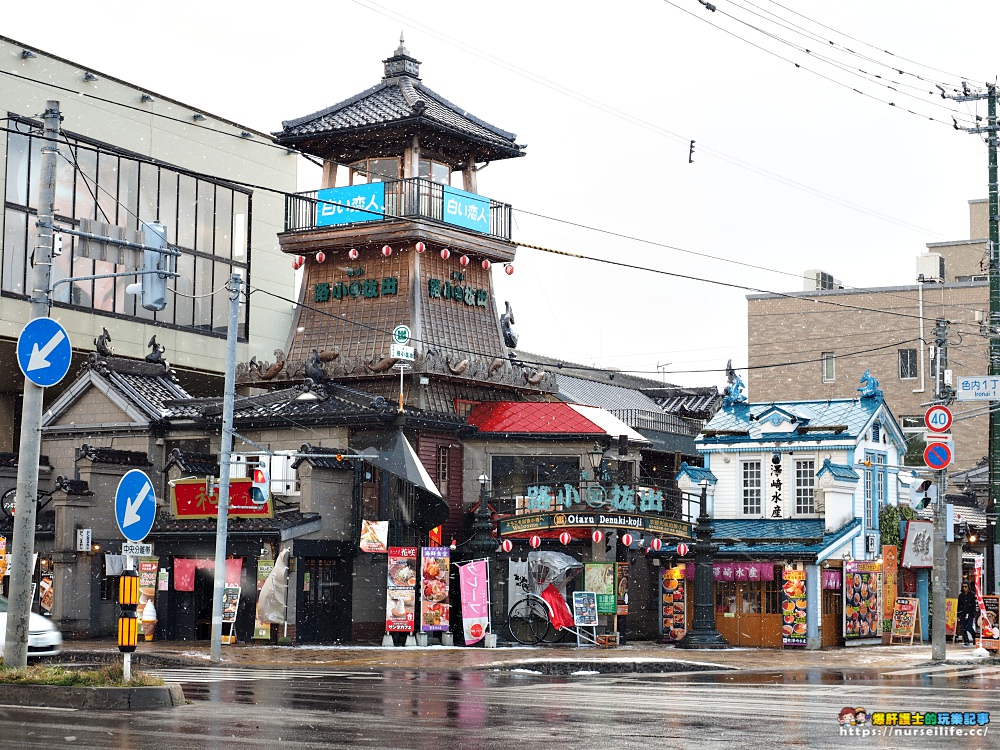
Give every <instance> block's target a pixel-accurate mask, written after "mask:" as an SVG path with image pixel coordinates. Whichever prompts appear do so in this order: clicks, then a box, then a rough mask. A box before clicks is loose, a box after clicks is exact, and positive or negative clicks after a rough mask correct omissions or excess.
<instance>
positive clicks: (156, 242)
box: [140, 221, 170, 312]
mask: <svg viewBox="0 0 1000 750" xmlns="http://www.w3.org/2000/svg"><path fill="white" fill-rule="evenodd" d="M142 236H143V243H144V244H145V245H147V246H152V247H154V248H163V249H164V250H166V249H167V227H166V225H165V224H161V223H160V222H158V221H154V222H152V223H150V224H145V225H144V226H143V230H142ZM169 259H170V256H169V255H167V254H166V253H162V252H160V251H159V250H149V249H147V250H143V251H142V270H143V274H142V283H141V287H142V291H141V296H140V300H141V302H142V306H143V307H144V308H146V309H147V310H153V311H154V312H158V311H160V310H162V309H163V308H165V307H166V306H167V273H168V272H169V268H168V267H167V263H168V261H169Z"/></svg>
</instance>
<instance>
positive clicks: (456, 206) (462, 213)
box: [442, 185, 490, 234]
mask: <svg viewBox="0 0 1000 750" xmlns="http://www.w3.org/2000/svg"><path fill="white" fill-rule="evenodd" d="M443 214H444V215H443V216H442V218H443V219H444V221H445V222H447V223H448V224H454V225H455V226H459V227H464V228H465V229H473V230H475V231H477V232H483V233H484V234H489V232H490V199H489V198H485V197H483V196H482V195H477V194H476V193H469V192H466V191H465V190H459V189H458V188H453V187H451V186H450V185H445V186H444V212H443Z"/></svg>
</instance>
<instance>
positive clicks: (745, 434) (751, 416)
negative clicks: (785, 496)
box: [699, 398, 891, 442]
mask: <svg viewBox="0 0 1000 750" xmlns="http://www.w3.org/2000/svg"><path fill="white" fill-rule="evenodd" d="M882 408H883V401H882V399H880V398H863V399H829V400H825V401H784V402H777V403H766V404H736V405H734V406H728V407H724V408H723V409H721V410H720V411H719V412H718V413H716V415H715V416H714V417H712V419H711V420H710V421H709V422H708V424H706V425H705V427H704V429H703V434H704V440H705V441H709V442H727V441H728V442H734V441H735V442H746V441H762V442H772V441H773V440H774V439H775V435H774V433H770V432H765V431H763V430H762V424H764V423H765V422H767V420H768V417H769V416H771V415H774V416H775V418H776V419H779V420H780V419H787V417H788V416H791V417H793V418H794V420H795V424H796V425H797V430H796V431H793V432H790V433H779V435H780V438H781V439H782V440H786V441H787V440H795V439H797V438H801V439H806V440H817V439H823V438H828V437H837V438H854V439H857V438H859V437H861V433H862V432H863V431H864V429H865V428H866V426H867V425H868V424H869V423H870V422H871V420H872V417H874V416H875V414H876V413H877V412H878V411H879V410H880V409H882ZM885 414H886V416H889V414H888V410H886V411H885ZM889 418H890V419H891V417H889ZM799 433H801V434H799ZM699 442H702V441H701V440H699Z"/></svg>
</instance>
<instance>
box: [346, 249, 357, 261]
mask: <svg viewBox="0 0 1000 750" xmlns="http://www.w3.org/2000/svg"><path fill="white" fill-rule="evenodd" d="M347 257H348V258H350V259H351V260H357V259H358V251H357V250H355V249H354V248H353V247H352V248H351V249H350V250H348V251H347Z"/></svg>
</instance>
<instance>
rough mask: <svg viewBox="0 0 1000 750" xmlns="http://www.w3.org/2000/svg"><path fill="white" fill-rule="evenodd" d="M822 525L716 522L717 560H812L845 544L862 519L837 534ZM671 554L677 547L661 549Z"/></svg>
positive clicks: (815, 521) (812, 522)
mask: <svg viewBox="0 0 1000 750" xmlns="http://www.w3.org/2000/svg"><path fill="white" fill-rule="evenodd" d="M825 523H826V522H825V521H824V520H823V519H821V518H817V519H811V518H810V519H753V518H746V519H743V518H737V519H733V518H715V519H712V526H713V527H715V534H714V535H713V539H714V540H715V541H718V542H721V544H720V547H719V552H718V553H717V554H716V557H717V558H718V557H726V556H727V555H740V556H752V557H769V556H770V557H777V556H789V557H805V558H810V557H811V558H814V559H815V557H816V555H818V554H819V553H821V552H823V551H824V550H828V549H830V548H831V546H832V545H836V544H837V542H838V541H844V542H846V541H847V540H848V539H849V538H851V537H852V536H854V534H855V533H856V532H857V530H858V529H860V528H861V519H860V518H854V519H852V520H851V521H849V522H848V523H846V524H844V525H843V526H841V527H840V528H839V529H837V530H836V531H832V532H827V531H825V529H824V526H825ZM663 549H664V550H665V551H668V552H671V553H673V552H674V551H675V550H676V547H675V546H673V545H671V546H670V547H669V548H668V547H666V546H664V548H663Z"/></svg>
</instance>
